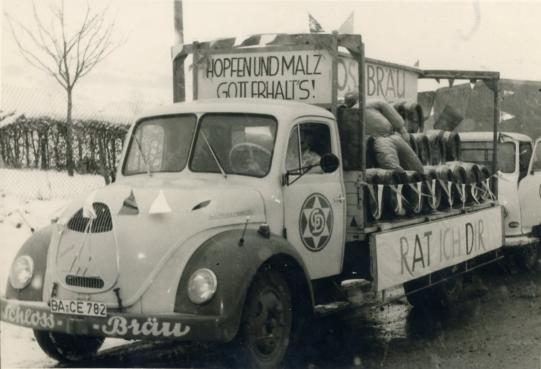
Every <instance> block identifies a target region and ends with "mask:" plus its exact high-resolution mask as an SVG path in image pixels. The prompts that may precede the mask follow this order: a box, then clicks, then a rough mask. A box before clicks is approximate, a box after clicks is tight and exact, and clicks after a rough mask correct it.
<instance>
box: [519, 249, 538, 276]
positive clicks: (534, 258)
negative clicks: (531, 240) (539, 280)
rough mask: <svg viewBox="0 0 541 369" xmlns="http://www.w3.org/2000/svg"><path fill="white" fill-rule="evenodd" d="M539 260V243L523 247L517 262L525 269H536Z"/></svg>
mask: <svg viewBox="0 0 541 369" xmlns="http://www.w3.org/2000/svg"><path fill="white" fill-rule="evenodd" d="M538 261H539V244H535V245H530V246H526V247H523V248H522V249H521V250H520V251H519V252H518V254H517V263H518V266H519V267H520V269H522V270H524V271H535V270H536V268H537V263H538Z"/></svg>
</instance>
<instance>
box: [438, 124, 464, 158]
mask: <svg viewBox="0 0 541 369" xmlns="http://www.w3.org/2000/svg"><path fill="white" fill-rule="evenodd" d="M442 139H443V142H444V143H445V155H446V161H460V156H461V155H460V136H459V135H458V133H456V132H449V131H442Z"/></svg>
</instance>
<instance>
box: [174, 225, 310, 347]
mask: <svg viewBox="0 0 541 369" xmlns="http://www.w3.org/2000/svg"><path fill="white" fill-rule="evenodd" d="M241 238H243V240H244V241H243V242H242V241H240V239H241ZM200 268H207V269H210V270H212V271H213V272H214V273H215V274H216V278H217V280H218V287H217V289H216V293H215V295H214V297H213V298H212V299H211V300H210V301H209V302H207V303H205V304H202V305H197V304H194V303H193V302H191V300H190V299H189V297H188V281H189V279H190V277H191V275H192V274H193V273H194V272H195V271H196V270H198V269H200ZM265 268H271V269H273V270H278V271H280V272H283V273H284V277H285V278H286V280H287V282H288V284H289V287H290V291H292V292H294V293H292V294H291V298H292V304H293V309H294V313H299V314H305V315H306V314H309V313H311V312H312V311H313V306H314V305H313V302H314V300H313V292H312V285H311V282H310V279H309V278H308V272H307V269H306V267H305V266H304V263H303V261H302V258H301V256H300V255H299V253H298V252H297V251H296V250H295V248H294V247H293V246H292V245H291V244H290V243H288V242H287V240H285V239H284V238H282V237H278V236H275V235H271V236H270V237H264V236H262V235H260V234H259V233H258V232H257V231H255V230H247V231H246V232H245V234H244V236H243V232H242V230H229V231H225V232H222V233H219V234H217V235H215V236H213V237H212V238H210V239H208V240H207V241H205V242H204V243H203V244H202V245H201V246H200V247H199V248H198V249H197V250H196V251H195V252H194V253H193V254H192V256H191V258H190V260H189V261H188V263H187V264H186V267H185V268H184V270H183V272H182V275H181V278H180V281H179V285H178V288H177V292H176V297H175V312H177V313H184V314H196V315H207V316H216V317H217V319H218V324H219V325H221V328H222V333H223V335H222V336H223V337H224V341H230V340H232V339H233V338H234V337H235V336H236V334H237V331H238V328H239V324H240V319H241V317H242V311H243V307H244V300H245V298H246V295H247V292H248V289H249V287H250V285H251V283H252V280H253V278H254V276H255V275H256V274H257V273H258V272H259V271H260V270H263V269H265Z"/></svg>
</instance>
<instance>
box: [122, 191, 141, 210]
mask: <svg viewBox="0 0 541 369" xmlns="http://www.w3.org/2000/svg"><path fill="white" fill-rule="evenodd" d="M137 214H139V207H138V206H137V201H135V195H134V194H133V190H131V191H130V195H129V196H128V197H126V200H124V202H123V203H122V207H121V208H120V211H119V212H118V215H137Z"/></svg>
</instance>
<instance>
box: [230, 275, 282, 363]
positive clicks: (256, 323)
mask: <svg viewBox="0 0 541 369" xmlns="http://www.w3.org/2000/svg"><path fill="white" fill-rule="evenodd" d="M291 306H292V304H291V294H290V290H289V287H288V285H287V282H286V280H285V279H284V277H283V276H282V274H280V273H278V272H276V271H273V270H267V271H263V272H260V273H258V274H257V275H256V277H255V279H254V281H253V282H252V285H251V286H250V289H249V291H248V295H247V297H246V303H245V305H244V311H243V315H242V321H241V326H240V329H239V337H238V346H239V347H238V349H239V351H240V354H241V355H240V360H241V361H242V364H243V365H242V366H243V367H249V368H254V369H255V368H257V369H272V368H277V367H278V366H279V365H280V363H281V362H282V361H283V359H284V357H285V355H286V352H287V350H288V346H289V343H290V338H291V337H292V325H293V313H292V309H291Z"/></svg>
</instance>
